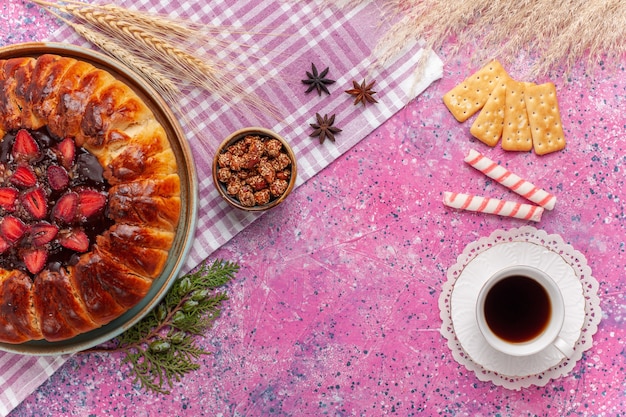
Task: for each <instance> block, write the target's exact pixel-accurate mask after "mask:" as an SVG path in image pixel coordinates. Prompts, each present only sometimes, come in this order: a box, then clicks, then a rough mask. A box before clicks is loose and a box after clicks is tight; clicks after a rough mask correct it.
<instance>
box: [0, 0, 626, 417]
mask: <svg viewBox="0 0 626 417" xmlns="http://www.w3.org/2000/svg"><path fill="white" fill-rule="evenodd" d="M0 13H1V15H2V18H0V33H1V34H2V35H0V44H12V43H18V42H23V41H30V40H40V39H45V38H46V37H47V36H48V34H49V33H50V32H51V31H52V30H53V29H54V28H55V27H56V26H55V25H56V23H55V22H53V21H52V20H51V19H49V18H48V17H47V16H45V15H42V14H40V12H39V10H38V9H37V8H34V7H32V5H30V4H29V3H27V2H23V1H16V2H10V4H9V2H7V1H6V0H5V1H4V2H3V3H2V4H1V5H0ZM49 25H51V28H48V26H49ZM438 52H440V54H441V56H442V58H443V59H444V61H445V62H446V64H445V67H444V76H443V79H442V80H440V81H438V82H436V83H434V84H433V85H432V86H431V87H430V88H429V89H427V90H426V91H425V92H424V93H423V94H422V95H421V96H420V97H419V98H418V99H417V100H415V101H414V102H412V103H410V104H409V105H408V106H406V108H405V109H403V110H402V111H400V112H399V113H398V114H396V115H395V116H394V117H392V118H391V119H390V120H389V121H387V122H386V123H385V124H384V125H383V126H382V127H381V128H379V129H378V130H377V131H375V132H374V133H373V134H371V135H370V136H369V137H367V138H365V139H364V140H362V141H361V142H360V143H359V144H358V145H356V146H355V147H354V148H353V149H351V150H350V151H349V152H347V153H346V154H345V155H343V156H342V157H340V158H339V159H337V160H336V161H335V162H334V163H333V164H331V165H330V166H329V167H328V168H326V169H324V170H323V171H322V172H321V173H319V174H318V175H316V176H315V177H313V178H312V179H310V180H309V181H307V182H306V183H305V184H303V185H302V186H300V187H299V188H298V189H297V190H295V191H294V193H293V194H292V195H291V196H290V197H289V198H288V199H287V201H286V202H285V203H284V204H282V205H281V206H279V207H278V208H277V209H275V210H273V211H271V212H270V213H267V214H266V215H264V216H263V217H262V218H260V219H259V220H257V221H256V222H255V223H253V224H252V225H251V226H249V227H248V228H247V229H246V230H244V231H243V232H241V233H240V234H239V235H237V236H236V237H235V238H234V239H233V240H232V241H230V242H229V243H228V244H226V245H225V246H224V247H222V248H221V249H220V250H218V251H217V252H216V253H214V254H213V255H212V256H211V259H214V258H224V259H228V260H232V261H235V262H238V263H239V264H240V265H241V267H242V268H241V271H240V272H239V274H238V275H237V277H236V279H235V281H234V282H233V283H232V284H231V285H230V286H229V287H228V289H227V291H228V294H229V296H230V301H228V303H227V304H226V305H225V308H224V314H223V317H222V318H221V319H220V320H219V321H218V322H217V323H216V326H215V328H214V329H213V330H212V331H210V332H209V333H208V334H207V335H206V337H205V338H204V339H203V340H202V342H201V343H202V344H203V346H205V347H206V348H207V349H209V350H211V351H212V352H214V354H213V355H211V356H207V357H205V358H204V359H203V361H202V367H201V369H200V370H198V371H197V372H195V373H192V374H190V375H189V376H188V377H186V379H185V381H183V382H182V383H180V384H176V385H175V387H174V389H173V391H172V394H171V395H169V396H160V395H153V394H146V393H144V392H142V391H140V390H139V389H138V387H137V386H134V385H133V384H132V382H131V380H129V379H127V378H126V377H125V375H126V372H125V369H124V368H123V367H121V368H120V366H119V363H120V357H119V356H117V355H114V354H113V355H95V354H93V355H78V356H76V357H74V358H72V359H70V360H69V361H68V362H67V363H66V364H65V365H64V366H63V367H62V368H61V369H60V370H59V371H57V373H55V374H54V375H53V376H52V377H51V378H50V379H49V380H48V381H47V382H46V383H44V384H43V385H42V386H41V387H40V388H39V389H38V390H37V391H36V392H35V393H33V394H32V395H31V396H30V397H29V398H27V399H26V400H25V401H24V402H23V403H22V404H20V405H19V406H18V407H17V408H16V409H15V410H14V411H13V412H12V414H11V416H31V415H32V416H46V415H64V416H65V415H67V416H100V415H107V416H131V415H132V416H144V415H145V416H148V415H157V413H159V414H162V415H172V416H174V415H176V416H178V415H194V416H196V415H197V416H201V415H207V416H215V415H217V416H221V415H223V416H244V415H245V416H268V415H278V416H290V415H294V416H300V415H316V416H318V415H331V416H353V415H354V416H365V415H368V416H369V415H372V416H378V415H398V416H411V415H449V416H452V415H455V416H460V415H472V416H473V415H503V416H505V415H511V416H518V415H616V414H619V413H620V412H622V410H623V409H625V408H626V397H625V395H624V392H626V383H625V382H624V380H625V378H624V367H625V366H626V355H625V353H624V352H625V351H624V338H625V334H624V333H625V330H624V329H625V326H624V310H625V307H626V304H625V302H624V299H623V298H624V284H623V282H624V278H623V277H624V272H625V269H626V268H625V261H624V259H626V258H625V257H624V251H625V250H626V246H625V241H626V239H625V238H626V233H625V231H624V228H625V226H626V214H625V210H624V208H625V207H624V202H625V200H626V193H624V191H623V189H624V178H625V174H624V170H626V156H625V153H624V151H623V145H622V143H623V139H624V136H625V133H626V132H625V130H626V116H625V115H624V104H625V101H626V76H625V72H626V69H625V67H624V65H626V60H624V59H622V61H621V63H619V64H618V65H617V67H616V68H613V67H611V68H610V69H609V68H604V66H603V65H602V64H601V63H599V64H598V65H597V66H596V67H595V68H594V70H595V71H594V73H593V74H590V75H586V74H585V72H584V71H583V70H582V68H575V69H574V70H573V71H572V73H571V74H569V76H563V75H561V74H556V75H553V76H552V77H551V81H553V82H555V84H556V85H557V91H558V97H559V102H560V106H561V112H562V117H563V125H564V127H565V131H566V137H567V140H568V146H567V149H566V150H565V151H563V152H559V153H556V154H552V155H548V156H544V157H537V156H536V155H534V154H532V153H520V154H513V153H505V152H503V151H501V150H499V149H497V148H496V149H490V148H487V147H485V146H484V145H482V144H481V143H478V142H476V141H474V140H473V139H471V138H470V134H469V126H470V123H471V121H470V122H466V123H464V124H459V123H457V122H456V121H455V120H454V119H453V117H452V116H451V115H450V113H449V112H448V111H447V109H446V108H445V106H444V105H443V104H442V101H441V97H442V95H443V94H444V93H445V92H447V91H448V90H449V89H450V88H451V87H452V86H454V85H455V84H457V83H458V82H460V81H461V80H462V79H463V78H464V77H465V76H467V75H469V73H470V72H472V71H473V68H472V67H470V64H469V59H468V57H467V56H463V55H461V56H454V57H451V56H447V55H446V51H445V50H444V51H438ZM523 68H524V63H521V64H520V65H518V66H516V67H515V68H510V73H511V75H513V76H514V77H518V76H519V77H520V78H522V77H523V73H521V72H520V71H521V70H522V69H523ZM546 80H547V78H543V79H535V80H531V81H536V82H543V81H546ZM338 140H340V139H338ZM324 145H325V146H332V144H331V143H328V142H325V144H324ZM470 148H475V149H477V150H479V151H481V152H484V153H485V154H486V155H488V156H489V157H491V158H492V159H494V160H496V161H499V162H500V163H501V164H503V165H505V166H507V167H508V168H509V169H511V170H512V171H514V172H516V173H518V174H520V175H521V176H525V177H527V178H528V179H532V180H533V182H535V184H537V185H540V186H542V187H543V188H546V189H547V190H548V191H551V192H553V193H554V194H556V195H557V198H558V202H557V206H556V208H555V210H553V211H552V212H547V213H546V214H544V217H543V220H542V221H541V223H539V224H535V223H532V225H533V226H535V227H538V228H542V229H543V230H545V231H547V232H548V233H557V234H560V235H561V236H562V237H563V239H564V240H565V241H566V242H569V243H571V244H572V245H573V246H574V247H575V248H576V249H577V250H579V251H581V252H582V253H583V254H584V255H585V256H586V257H587V260H588V263H589V265H590V267H591V269H592V271H593V275H594V276H595V278H596V279H597V280H598V281H599V282H600V298H601V308H602V310H603V320H602V322H601V324H600V327H599V330H598V333H597V334H596V335H595V336H594V346H593V347H592V349H591V350H590V351H588V352H586V353H585V355H584V356H583V359H582V360H581V361H580V362H579V363H578V364H577V365H576V367H575V368H574V369H573V371H572V372H571V373H570V374H569V375H567V376H566V377H563V378H560V379H558V380H556V381H550V382H549V383H548V384H547V385H546V386H545V387H541V388H538V387H530V388H527V389H522V390H521V391H510V390H507V389H504V388H501V387H496V386H494V385H493V384H491V383H489V382H480V381H479V380H478V379H477V378H476V376H475V375H474V374H473V373H472V372H469V371H467V370H466V369H465V368H464V367H462V366H461V365H459V364H458V363H457V362H455V361H454V359H453V357H452V355H451V352H450V350H449V349H448V348H447V346H446V341H445V339H444V338H443V337H442V336H441V334H440V332H439V328H440V326H441V321H440V318H439V309H438V307H437V300H438V297H439V294H440V292H441V286H442V284H443V282H445V280H446V270H447V269H448V267H450V266H451V265H452V264H453V263H454V261H455V259H456V256H457V255H458V254H460V253H461V252H462V251H463V248H464V247H465V246H466V245H467V244H468V243H470V242H472V241H473V240H475V239H477V238H479V237H482V236H486V235H489V234H490V233H491V232H492V231H494V230H496V229H509V228H514V227H519V226H521V225H523V224H526V223H524V222H522V221H519V220H513V219H506V218H499V217H495V216H487V215H479V214H473V213H465V212H458V211H454V210H450V209H447V208H445V207H444V206H443V205H442V204H441V197H442V193H443V191H446V190H450V191H464V192H470V193H475V194H481V195H488V196H491V197H500V198H507V199H513V200H517V201H522V200H519V199H517V198H516V197H517V196H515V195H513V194H511V193H510V192H509V191H508V190H506V189H504V188H502V187H501V186H499V185H498V184H495V183H494V182H493V181H489V180H487V179H486V178H485V177H483V176H482V175H481V174H479V173H478V172H475V171H474V170H472V169H471V168H469V167H468V166H467V165H465V164H464V163H463V157H464V155H465V154H466V153H467V151H468V150H469V149H470Z"/></svg>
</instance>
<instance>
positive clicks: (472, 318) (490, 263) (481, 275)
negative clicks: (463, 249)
mask: <svg viewBox="0 0 626 417" xmlns="http://www.w3.org/2000/svg"><path fill="white" fill-rule="evenodd" d="M512 265H529V266H533V267H535V268H538V269H541V270H543V271H545V272H547V273H548V274H549V275H550V276H551V277H553V278H554V280H555V281H556V282H557V284H558V285H559V288H560V289H561V291H562V294H563V300H564V302H565V321H564V323H563V330H562V331H561V337H562V338H563V339H564V340H565V341H566V342H567V343H568V344H569V345H570V346H575V344H576V342H577V341H578V339H579V338H580V335H581V331H582V328H583V323H584V321H585V297H584V295H583V288H582V283H581V281H580V279H579V278H578V276H577V275H576V272H575V271H574V269H573V268H572V267H571V266H570V265H569V264H568V263H566V262H565V260H564V259H563V258H562V257H561V256H560V255H559V254H558V253H556V252H553V251H551V250H550V249H548V248H546V247H544V246H542V245H539V244H536V243H530V242H523V241H522V242H520V241H513V242H503V243H499V244H497V245H494V246H492V247H490V248H488V249H486V250H484V251H483V252H481V253H479V254H478V255H476V257H474V258H473V259H472V260H471V261H470V262H469V263H467V265H466V266H465V267H464V268H463V270H462V271H461V273H460V275H459V276H458V278H457V279H456V281H455V283H454V287H453V289H452V294H451V297H450V309H451V319H452V327H453V330H454V333H455V334H456V338H457V339H458V341H459V343H460V344H461V347H462V348H463V350H464V351H465V352H466V353H467V355H468V356H469V357H470V358H471V359H472V360H473V361H474V362H475V363H476V364H478V365H480V366H482V367H483V368H484V369H486V370H488V371H491V372H495V373H497V374H500V375H504V376H510V377H526V376H529V375H535V374H539V373H542V372H545V371H547V370H548V369H550V368H552V367H554V366H556V365H558V364H559V363H560V362H561V361H563V360H564V357H563V355H562V354H561V353H560V352H559V351H558V350H557V349H556V348H555V347H553V346H551V347H548V348H546V349H544V350H543V351H541V352H539V353H537V354H534V355H530V356H526V357H514V356H509V355H506V354H503V353H501V352H499V351H497V350H495V349H493V348H492V347H491V346H490V345H489V344H488V343H487V341H486V340H485V339H484V337H483V336H482V335H481V333H480V330H479V329H478V323H477V321H476V313H475V305H476V300H477V298H478V292H479V290H480V288H481V287H482V285H483V284H484V283H485V281H486V280H487V279H488V278H489V277H490V276H491V275H492V274H494V273H495V272H497V271H499V270H500V269H502V268H505V267H508V266H512Z"/></svg>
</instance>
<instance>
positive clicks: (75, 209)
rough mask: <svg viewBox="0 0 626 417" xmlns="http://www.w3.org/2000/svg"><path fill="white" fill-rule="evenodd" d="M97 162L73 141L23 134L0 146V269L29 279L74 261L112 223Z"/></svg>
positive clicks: (6, 139)
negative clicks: (20, 273) (14, 272)
mask: <svg viewBox="0 0 626 417" xmlns="http://www.w3.org/2000/svg"><path fill="white" fill-rule="evenodd" d="M109 187H110V186H109V184H108V182H107V181H106V180H105V179H104V176H103V169H102V167H101V165H100V163H99V162H98V160H97V158H96V157H95V156H94V155H93V154H91V153H90V152H88V151H87V150H85V149H84V148H82V147H77V146H76V144H75V143H74V140H73V139H72V138H69V137H67V138H57V137H54V136H53V135H51V134H50V133H49V132H48V130H47V129H45V128H43V129H39V130H36V131H30V130H26V129H21V130H19V131H17V132H11V133H8V134H7V135H5V137H4V138H3V139H2V142H0V218H1V220H0V268H3V269H8V270H13V269H18V270H21V271H23V272H25V273H27V274H29V275H30V276H31V277H34V276H35V275H36V274H38V273H39V272H41V271H42V270H43V269H51V270H58V269H59V268H60V267H61V266H63V265H72V264H75V263H76V262H77V261H78V256H79V255H80V254H81V253H84V252H87V251H89V250H90V248H91V245H92V243H93V242H94V241H95V237H96V236H98V235H100V234H101V233H102V232H104V231H105V230H106V229H107V228H108V227H110V226H111V225H112V224H113V222H112V221H111V220H110V219H109V218H108V217H107V213H106V207H107V201H108V191H109Z"/></svg>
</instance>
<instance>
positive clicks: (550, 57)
mask: <svg viewBox="0 0 626 417" xmlns="http://www.w3.org/2000/svg"><path fill="white" fill-rule="evenodd" d="M367 1H370V0H347V4H348V5H355V4H359V3H363V2H367ZM384 8H385V10H386V12H387V18H388V19H392V20H394V23H392V25H391V28H390V29H389V30H388V31H387V32H386V34H385V35H384V36H383V38H382V39H381V40H380V42H379V44H378V46H377V48H376V50H375V54H376V56H377V57H378V60H379V62H380V63H382V64H384V63H385V62H386V61H387V60H389V59H391V58H392V57H393V56H394V55H395V54H396V53H397V52H398V51H400V50H401V49H402V48H403V47H404V45H405V44H406V43H407V42H408V41H414V40H415V39H420V38H421V39H423V40H424V41H425V42H426V46H429V47H432V48H434V49H436V50H439V49H440V48H442V47H444V46H447V47H450V53H451V54H452V55H454V54H456V53H458V52H459V50H460V49H461V48H468V49H470V50H471V51H472V55H473V58H474V60H476V61H478V62H482V61H485V60H488V59H491V58H498V59H499V60H501V61H502V62H506V63H512V62H514V61H515V60H516V59H517V58H518V57H519V56H520V55H522V54H523V55H525V56H527V57H530V58H531V59H532V61H533V62H534V65H533V66H532V67H531V68H530V69H529V72H530V74H529V75H534V76H538V75H548V74H550V73H551V72H555V71H565V72H567V71H569V70H571V69H572V67H574V66H575V65H576V64H577V63H578V62H579V61H584V64H585V65H584V66H585V69H587V70H592V69H593V67H595V66H596V64H597V63H598V61H601V60H602V61H604V62H617V60H618V59H619V58H621V57H622V56H623V55H624V54H625V53H626V2H624V1H623V0H598V1H588V0H558V1H555V0H519V1H510V0H450V1H442V0H385V1H384ZM450 45H451V46H450Z"/></svg>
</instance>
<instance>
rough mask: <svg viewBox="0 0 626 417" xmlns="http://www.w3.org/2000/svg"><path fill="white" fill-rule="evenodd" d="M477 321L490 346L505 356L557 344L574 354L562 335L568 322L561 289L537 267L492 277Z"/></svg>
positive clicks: (517, 268)
mask: <svg viewBox="0 0 626 417" xmlns="http://www.w3.org/2000/svg"><path fill="white" fill-rule="evenodd" d="M476 318H477V320H478V327H479V329H480V331H481V333H482V335H483V336H484V337H485V339H486V340H487V342H488V343H489V345H491V346H492V347H493V348H494V349H496V350H498V351H500V352H502V353H505V354H508V355H512V356H528V355H533V354H535V353H538V352H541V351H542V350H544V349H546V348H547V347H549V346H551V345H553V346H555V347H556V348H557V349H558V350H559V351H560V352H561V353H562V354H563V355H564V356H565V357H571V356H572V355H573V354H574V352H573V348H572V347H571V346H569V345H568V344H567V343H566V342H565V341H564V340H563V339H562V338H561V337H560V336H559V334H560V333H561V329H562V327H563V322H564V319H565V305H564V302H563V296H562V295H561V291H560V289H559V286H558V285H557V283H556V282H555V281H554V280H553V279H552V278H551V277H550V276H549V275H548V274H546V273H545V272H543V271H541V270H539V269H537V268H534V267H531V266H526V265H516V266H512V267H508V268H505V269H502V270H500V271H498V272H496V273H495V274H494V275H493V276H491V277H490V278H489V279H488V280H487V282H486V283H485V284H484V285H483V287H482V288H481V290H480V292H479V295H478V302H477V304H476Z"/></svg>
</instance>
